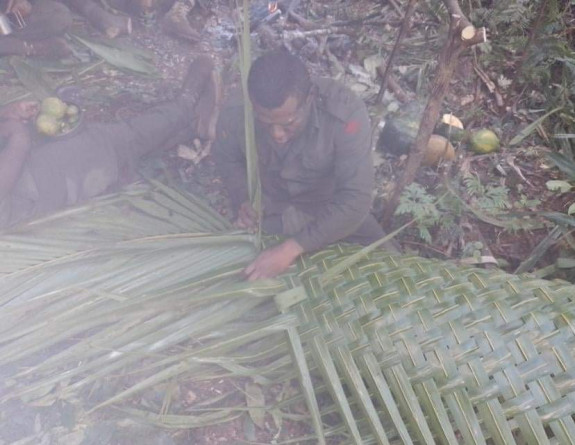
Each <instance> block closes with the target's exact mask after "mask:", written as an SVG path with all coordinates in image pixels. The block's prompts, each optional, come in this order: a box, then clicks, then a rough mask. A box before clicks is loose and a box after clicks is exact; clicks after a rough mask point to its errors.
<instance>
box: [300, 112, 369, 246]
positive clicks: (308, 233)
mask: <svg viewBox="0 0 575 445" xmlns="http://www.w3.org/2000/svg"><path fill="white" fill-rule="evenodd" d="M370 141H371V127H370V124H369V116H368V114H367V110H366V108H365V106H364V105H363V103H361V104H360V105H358V106H357V107H356V109H355V110H354V111H353V113H351V115H350V116H349V118H348V119H347V121H346V122H343V123H342V124H341V126H340V127H339V128H337V129H336V136H335V144H336V147H335V166H334V175H335V178H336V190H335V194H334V197H333V200H332V201H331V202H330V203H328V204H327V205H325V206H324V207H323V208H322V209H319V212H318V213H317V214H316V218H315V219H314V220H313V221H312V222H311V223H309V224H308V225H307V226H306V227H304V228H303V229H302V230H301V231H300V232H299V233H298V234H296V235H295V236H294V240H295V241H297V243H298V244H299V245H300V246H301V247H302V248H303V249H304V250H305V251H306V252H307V251H312V250H317V249H320V248H322V247H324V246H326V245H328V244H331V243H334V242H337V241H339V240H341V239H343V238H346V237H347V236H349V235H351V234H353V233H354V232H355V231H356V230H357V229H358V227H359V226H360V225H361V224H362V222H363V221H364V220H365V218H366V217H367V216H368V214H369V210H370V208H371V202H372V191H373V182H374V171H373V160H372V157H371V156H372V155H371V143H370Z"/></svg>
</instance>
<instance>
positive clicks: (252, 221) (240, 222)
mask: <svg viewBox="0 0 575 445" xmlns="http://www.w3.org/2000/svg"><path fill="white" fill-rule="evenodd" d="M257 224H258V214H257V212H256V211H255V210H254V208H253V207H252V204H251V202H249V201H246V202H244V203H243V204H242V205H241V206H240V208H239V210H238V218H237V219H236V222H235V223H234V226H236V227H237V228H238V229H243V230H254V229H255V228H256V227H257Z"/></svg>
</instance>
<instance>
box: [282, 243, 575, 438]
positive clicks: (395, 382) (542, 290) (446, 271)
mask: <svg viewBox="0 0 575 445" xmlns="http://www.w3.org/2000/svg"><path fill="white" fill-rule="evenodd" d="M351 252H353V249H351V250H347V248H345V247H343V248H333V249H330V250H325V251H323V252H320V253H318V254H316V255H313V256H311V257H308V258H305V259H303V260H302V261H301V263H300V271H301V272H300V273H299V275H298V277H297V278H298V279H299V280H300V282H301V283H302V284H303V286H304V287H305V290H306V294H307V298H306V299H304V300H303V301H300V302H298V303H296V304H294V305H291V307H290V309H289V311H291V312H293V313H295V314H297V316H298V318H299V320H300V327H299V328H298V329H297V332H298V337H299V339H298V341H301V343H302V345H303V346H304V348H306V349H308V350H311V351H312V354H309V355H308V356H307V357H308V367H309V368H310V369H319V371H320V372H321V374H322V376H323V379H324V381H325V382H326V384H327V386H328V388H329V390H330V393H331V395H332V399H333V400H334V402H335V403H336V405H337V406H338V411H339V414H340V416H341V419H342V420H343V423H344V424H345V425H346V427H347V430H348V431H347V434H348V435H349V438H350V441H351V442H352V443H369V442H375V443H428V444H433V443H450V444H452V443H461V441H463V443H466V444H472V443H488V442H487V441H488V440H489V443H496V444H510V443H516V441H517V442H527V443H533V444H545V443H561V444H567V443H575V424H574V422H573V419H572V414H573V413H574V411H575V393H574V392H573V391H574V389H575V386H574V383H575V379H574V378H573V377H574V372H575V367H574V364H575V362H574V355H573V353H574V351H573V346H574V325H573V315H574V314H575V306H574V304H573V297H574V296H575V289H574V287H573V286H572V285H570V284H568V283H562V282H549V281H545V280H540V279H532V278H528V277H525V276H522V277H519V276H513V275H509V274H506V273H503V272H500V271H486V270H482V269H474V268H462V267H458V266H456V265H453V264H449V263H445V262H439V261H433V260H425V259H422V258H416V257H414V258H404V257H402V258H400V257H394V256H389V255H387V254H385V252H383V251H378V252H376V253H373V254H372V255H370V257H369V259H365V260H363V261H361V262H359V263H357V264H356V265H355V266H353V267H350V268H349V269H347V270H346V271H345V272H344V273H342V274H341V275H339V276H337V277H334V278H333V279H332V280H330V281H329V282H327V283H322V282H321V279H320V278H321V276H322V273H323V272H324V271H325V270H327V269H329V268H330V267H331V266H333V265H334V264H336V263H337V261H338V259H339V260H341V258H343V257H345V256H346V255H349V254H350V253H351ZM294 281H295V280H294ZM280 300H281V297H280ZM279 303H280V305H281V304H282V302H281V301H279ZM287 304H288V305H289V304H290V303H287ZM319 358H321V360H319ZM300 372H301V370H300ZM360 418H361V419H364V420H365V419H367V423H365V421H362V422H357V420H359V419H360ZM358 425H359V426H358Z"/></svg>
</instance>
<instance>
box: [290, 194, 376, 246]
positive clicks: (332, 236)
mask: <svg viewBox="0 0 575 445" xmlns="http://www.w3.org/2000/svg"><path fill="white" fill-rule="evenodd" d="M370 208H371V196H370V195H368V194H354V195H353V196H352V195H350V196H347V197H345V198H343V199H341V200H340V201H339V202H338V201H334V202H332V203H329V204H327V205H325V206H324V208H322V209H320V210H319V212H317V213H316V215H317V216H316V218H315V219H314V220H313V221H312V222H310V223H309V224H308V225H307V226H305V227H304V228H303V229H302V230H301V231H300V232H299V233H298V234H297V235H295V236H294V239H295V240H296V241H297V242H298V244H300V245H301V246H302V247H303V248H304V249H305V251H306V252H309V251H313V250H318V249H321V248H322V247H325V246H327V245H328V244H331V243H335V242H337V241H339V240H342V239H343V238H346V237H348V236H349V235H351V234H353V233H354V232H355V231H356V230H357V229H358V227H359V226H360V225H361V224H362V223H363V221H364V220H365V218H367V216H368V215H369V210H370Z"/></svg>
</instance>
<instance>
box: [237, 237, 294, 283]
mask: <svg viewBox="0 0 575 445" xmlns="http://www.w3.org/2000/svg"><path fill="white" fill-rule="evenodd" d="M302 253H303V248H302V247H301V246H300V245H299V244H298V242H297V241H295V240H294V239H288V240H287V241H284V242H283V243H281V244H279V245H277V246H275V247H272V248H270V249H267V250H264V251H263V252H262V253H260V254H259V255H258V257H257V258H256V259H255V261H254V262H253V263H251V264H250V265H249V266H248V267H246V268H245V269H244V271H243V274H244V275H245V277H246V279H247V280H248V281H255V280H262V279H264V278H273V277H275V276H277V275H279V274H281V273H283V272H285V271H286V270H287V268H288V267H290V266H291V265H292V263H293V262H294V261H295V260H296V258H297V257H298V256H300V255H301V254H302Z"/></svg>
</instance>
